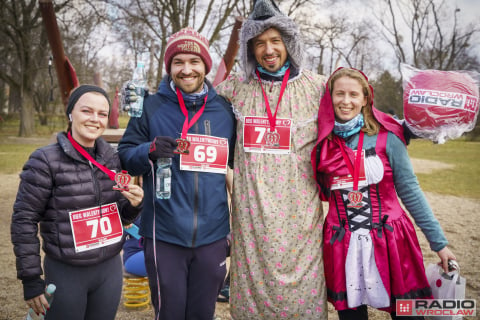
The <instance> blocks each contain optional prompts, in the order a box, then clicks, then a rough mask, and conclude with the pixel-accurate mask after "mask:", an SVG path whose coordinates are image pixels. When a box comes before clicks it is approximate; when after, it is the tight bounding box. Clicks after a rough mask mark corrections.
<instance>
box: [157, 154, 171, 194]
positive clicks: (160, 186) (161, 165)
mask: <svg viewBox="0 0 480 320" xmlns="http://www.w3.org/2000/svg"><path fill="white" fill-rule="evenodd" d="M156 182H157V183H156V194H157V199H170V196H171V195H172V184H171V183H172V158H160V159H158V160H157V179H156Z"/></svg>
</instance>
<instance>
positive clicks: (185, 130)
mask: <svg viewBox="0 0 480 320" xmlns="http://www.w3.org/2000/svg"><path fill="white" fill-rule="evenodd" d="M176 91H177V97H178V102H179V104H180V109H181V110H182V113H183V115H184V116H185V122H184V123H183V128H182V139H186V138H187V133H188V129H190V128H191V127H192V126H193V125H194V124H195V122H197V120H198V118H200V116H201V115H202V113H203V110H205V105H206V104H207V98H208V94H207V95H206V96H205V99H204V101H203V106H202V107H201V108H200V110H198V112H197V113H195V115H194V116H193V118H192V120H190V121H188V111H187V107H186V106H185V101H183V97H182V93H181V92H180V89H178V88H176Z"/></svg>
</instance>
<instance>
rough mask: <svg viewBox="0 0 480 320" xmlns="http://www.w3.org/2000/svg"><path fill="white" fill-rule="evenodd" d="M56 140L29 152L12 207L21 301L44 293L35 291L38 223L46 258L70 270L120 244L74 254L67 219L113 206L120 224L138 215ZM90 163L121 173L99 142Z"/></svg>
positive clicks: (37, 283) (65, 142) (110, 152)
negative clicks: (73, 214) (62, 263)
mask: <svg viewBox="0 0 480 320" xmlns="http://www.w3.org/2000/svg"><path fill="white" fill-rule="evenodd" d="M57 140H58V143H56V144H51V145H48V146H46V147H42V148H40V149H37V150H36V151H35V152H33V153H32V155H31V156H30V158H29V159H28V161H27V162H26V164H25V165H24V167H23V171H22V173H21V175H20V178H21V181H20V185H19V188H18V193H17V198H16V201H15V204H14V207H13V210H14V212H13V216H12V225H11V237H12V243H13V246H14V252H15V255H16V257H17V277H18V278H19V279H21V280H23V283H24V291H25V292H24V293H25V298H26V299H28V298H31V297H30V296H31V295H33V294H35V295H33V297H35V296H36V295H39V294H41V293H42V292H43V289H44V287H42V286H40V285H41V284H42V283H41V281H43V280H41V279H40V275H42V273H43V272H42V267H41V259H40V241H39V238H38V236H37V231H38V223H40V234H41V237H42V239H43V245H42V248H43V251H44V252H45V254H46V255H47V256H49V257H50V258H52V259H56V260H60V261H62V262H64V263H67V264H71V265H74V266H88V265H94V264H97V263H99V262H102V261H104V260H106V259H109V258H111V257H113V256H115V255H117V254H118V253H119V252H120V250H121V249H122V242H119V243H115V244H112V245H109V246H106V247H102V248H97V249H93V250H89V251H84V252H80V253H76V252H75V247H74V242H73V234H72V229H71V226H70V220H69V214H68V213H69V212H70V211H76V210H80V209H87V208H91V207H96V206H101V205H104V204H108V203H112V202H116V203H117V204H118V207H119V210H120V216H121V218H122V222H123V223H124V224H127V223H131V222H133V220H134V219H135V218H136V216H137V215H138V213H139V212H140V208H139V207H137V208H134V207H132V206H131V205H130V203H129V201H128V200H127V199H126V198H125V197H124V196H123V195H121V193H120V192H119V191H115V190H112V187H113V186H114V185H115V183H114V182H113V181H112V180H110V179H109V177H108V175H107V174H105V173H104V172H103V171H101V170H100V169H98V168H97V167H96V166H95V165H93V164H91V163H90V162H89V161H88V160H86V159H85V158H84V157H83V156H82V155H81V154H80V153H79V152H77V151H76V150H75V149H74V147H73V146H72V144H71V143H70V141H69V140H68V138H67V136H66V134H65V133H59V134H58V137H57ZM95 160H96V161H97V162H99V163H100V164H102V165H104V166H106V167H107V168H109V169H111V170H114V171H117V172H118V171H119V170H120V169H121V168H120V160H119V158H118V156H117V154H116V152H115V150H114V149H113V148H112V147H111V146H110V145H109V144H108V143H107V142H106V141H105V140H103V139H101V138H100V139H97V141H96V159H95ZM33 287H34V288H35V289H34V288H33ZM37 290H40V292H36V291H37ZM27 291H30V293H28V292H27Z"/></svg>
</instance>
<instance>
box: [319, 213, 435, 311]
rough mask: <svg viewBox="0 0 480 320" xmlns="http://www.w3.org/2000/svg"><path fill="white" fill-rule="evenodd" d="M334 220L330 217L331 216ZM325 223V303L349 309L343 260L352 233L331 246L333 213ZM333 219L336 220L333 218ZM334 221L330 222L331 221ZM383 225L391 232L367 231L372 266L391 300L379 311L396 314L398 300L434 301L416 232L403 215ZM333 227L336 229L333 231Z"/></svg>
mask: <svg viewBox="0 0 480 320" xmlns="http://www.w3.org/2000/svg"><path fill="white" fill-rule="evenodd" d="M332 214H333V215H334V216H330V215H332ZM328 215H329V216H330V217H328V216H327V219H326V220H325V224H324V229H323V237H324V246H323V255H324V258H323V261H324V266H325V278H326V284H327V293H328V301H330V302H331V303H332V304H333V305H334V307H335V309H336V310H345V309H348V304H347V290H346V284H345V283H346V280H345V272H348V270H345V266H346V257H347V252H348V244H349V243H350V236H351V234H352V233H351V232H350V231H349V230H348V229H346V230H345V235H344V237H343V238H342V239H341V240H340V241H339V239H337V240H335V242H333V244H330V239H332V237H334V234H335V232H336V230H335V229H338V226H339V224H338V223H336V224H332V223H329V221H332V220H333V221H335V220H337V221H338V218H337V213H336V211H330V212H329V214H328ZM334 217H335V218H334ZM332 218H333V219H332ZM386 224H388V225H390V226H391V227H392V228H393V231H390V230H388V229H387V228H385V227H383V228H382V229H381V233H380V232H378V231H379V229H372V230H371V231H370V234H371V237H372V242H373V247H374V255H375V262H376V264H377V268H378V271H379V273H380V277H381V279H382V282H383V285H384V286H385V289H386V290H387V293H388V294H389V296H390V301H391V304H390V307H388V308H381V310H384V311H387V312H390V313H391V312H394V311H395V301H396V300H397V299H433V297H432V295H431V290H430V286H429V284H428V281H427V278H426V275H425V268H424V265H423V255H422V251H421V249H420V245H419V243H418V239H417V235H416V232H415V228H414V226H413V224H412V222H411V221H410V219H409V218H408V217H407V215H406V214H405V213H402V214H400V215H399V216H398V217H396V219H395V220H391V219H388V220H387V221H386ZM333 226H335V227H336V228H335V229H334V228H333Z"/></svg>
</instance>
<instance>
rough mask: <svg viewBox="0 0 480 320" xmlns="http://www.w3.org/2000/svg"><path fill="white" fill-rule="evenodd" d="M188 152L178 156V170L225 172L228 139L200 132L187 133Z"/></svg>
mask: <svg viewBox="0 0 480 320" xmlns="http://www.w3.org/2000/svg"><path fill="white" fill-rule="evenodd" d="M187 140H188V141H189V142H190V147H189V150H190V153H189V154H182V155H181V156H180V170H188V171H200V172H211V173H221V174H226V173H227V161H228V140H227V139H226V138H219V137H213V136H207V135H201V134H188V135H187Z"/></svg>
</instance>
